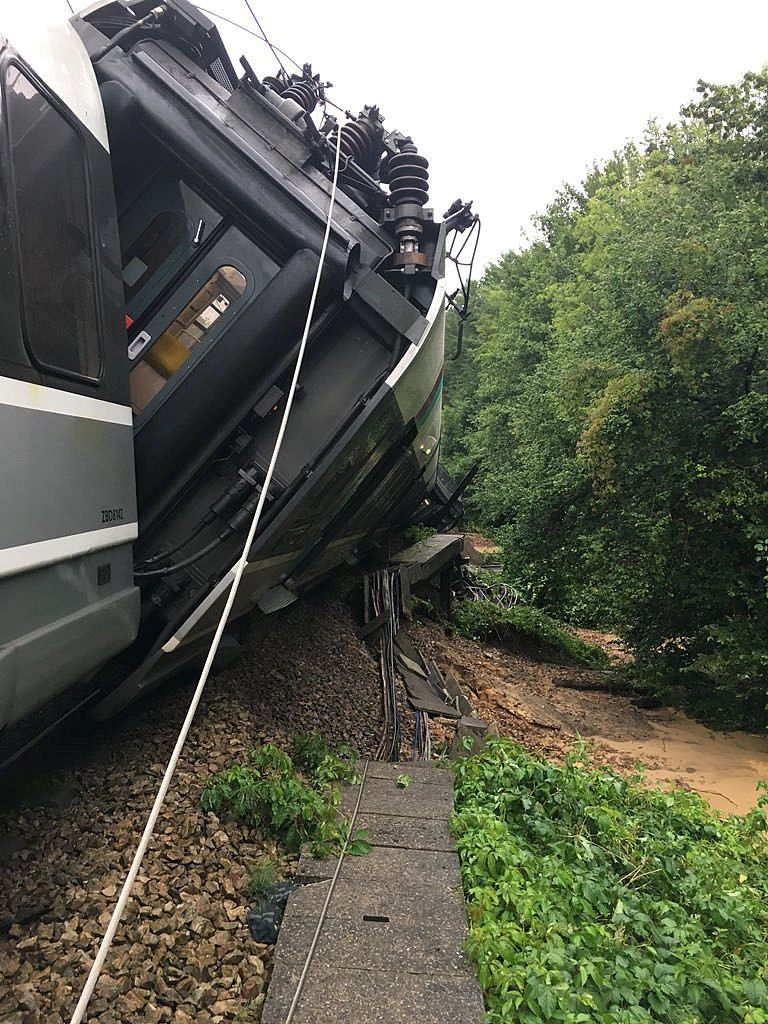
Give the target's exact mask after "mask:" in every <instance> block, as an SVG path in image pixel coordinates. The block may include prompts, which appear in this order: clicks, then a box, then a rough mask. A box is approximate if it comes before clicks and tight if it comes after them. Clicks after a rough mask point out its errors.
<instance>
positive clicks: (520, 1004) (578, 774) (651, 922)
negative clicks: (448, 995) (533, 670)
mask: <svg viewBox="0 0 768 1024" xmlns="http://www.w3.org/2000/svg"><path fill="white" fill-rule="evenodd" d="M766 802H768V798H766V797H763V798H762V801H760V804H761V806H758V807H757V808H756V809H755V810H754V811H752V812H750V813H749V814H746V815H744V816H743V817H738V816H733V817H730V818H727V819H724V820H723V819H720V818H719V817H717V815H716V814H715V813H714V812H713V811H712V810H711V809H710V808H709V807H708V805H707V804H706V803H705V802H704V800H702V798H701V797H699V796H698V795H697V794H694V793H689V792H687V791H683V790H675V791H670V792H664V791H661V790H659V789H648V788H645V787H643V786H641V785H640V784H639V778H635V779H627V778H625V777H622V776H620V775H618V774H616V773H615V772H612V771H608V770H603V769H600V770H596V769H590V767H589V766H588V764H587V761H586V758H585V756H584V754H583V751H581V750H577V751H575V752H574V753H573V754H572V755H571V756H570V757H569V758H568V759H567V761H566V763H565V764H564V765H562V766H560V765H553V764H548V763H546V762H544V761H540V760H537V759H535V758H533V757H531V756H530V755H528V754H527V753H526V752H525V750H524V749H523V748H522V747H520V746H518V745H517V744H514V743H512V742H511V741H509V740H490V741H489V742H488V744H487V746H486V749H485V750H484V751H483V753H481V754H479V755H477V756H475V757H469V758H466V759H462V760H460V761H459V762H458V764H457V766H456V814H455V817H454V822H453V827H454V832H455V834H456V836H457V842H458V849H459V854H460V857H461V863H462V876H463V881H464V890H465V894H466V898H467V902H468V905H469V917H470V930H469V938H468V951H469V954H470V956H471V958H472V959H473V960H474V962H475V964H476V966H477V971H478V975H479V978H480V982H481V984H482V986H483V989H484V992H485V998H486V1005H487V1008H488V1020H489V1022H490V1024H502V1022H503V1024H507V1022H510V1021H516V1022H519V1024H542V1022H560V1024H673V1022H674V1024H766V1022H768V901H766V899H765V892H766V888H767V887H768V853H767V852H766V832H765V830H766V819H765V814H764V811H763V809H762V806H763V805H764V804H765V803H766Z"/></svg>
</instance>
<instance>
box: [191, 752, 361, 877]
mask: <svg viewBox="0 0 768 1024" xmlns="http://www.w3.org/2000/svg"><path fill="white" fill-rule="evenodd" d="M349 772H350V759H349V758H344V757H339V756H338V755H337V754H335V753H333V752H330V751H329V752H328V753H326V754H325V755H324V756H323V757H322V759H321V760H320V761H319V763H318V764H317V766H316V768H315V769H314V770H311V771H308V772H307V773H306V774H305V775H304V776H303V777H302V776H300V775H299V774H298V773H297V772H296V770H295V767H294V764H293V761H292V759H291V757H290V755H289V754H288V753H286V751H284V750H280V749H279V747H276V746H275V745H274V744H273V743H265V744H264V745H263V746H260V747H256V748H255V749H254V750H252V751H251V753H250V755H249V757H248V760H247V761H243V762H241V763H240V764H236V765H233V766H232V767H231V768H226V769H225V770H224V771H221V772H217V773H216V775H214V776H212V777H211V778H210V779H209V780H208V782H207V783H206V785H205V788H204V789H203V794H202V804H203V808H204V810H206V811H215V812H216V813H217V814H232V815H233V816H234V817H236V818H237V819H238V820H240V821H242V822H244V823H245V824H246V825H248V826H249V827H250V828H254V829H258V830H259V831H260V832H261V833H262V835H264V836H269V837H272V838H275V839H277V840H279V841H280V842H281V843H283V845H284V846H285V848H286V849H287V850H289V851H293V852H295V851H297V850H299V849H300V848H301V847H302V845H303V844H304V843H308V844H309V850H310V853H311V854H312V856H314V857H325V856H329V855H330V854H332V853H334V852H336V851H338V850H339V849H340V848H341V845H342V843H343V842H344V837H345V836H346V833H347V828H348V824H347V822H346V820H345V818H344V817H343V816H342V815H341V814H340V813H339V811H338V803H339V790H338V787H337V786H335V785H333V784H332V780H334V779H346V778H349ZM369 850H370V846H369V845H368V843H367V842H366V834H365V831H364V830H363V829H358V830H357V832H356V833H355V834H354V836H353V837H352V839H351V841H350V843H349V846H348V848H347V852H348V853H350V854H353V855H355V854H362V853H367V852H368V851H369Z"/></svg>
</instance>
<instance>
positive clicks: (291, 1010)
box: [285, 761, 369, 1024]
mask: <svg viewBox="0 0 768 1024" xmlns="http://www.w3.org/2000/svg"><path fill="white" fill-rule="evenodd" d="M368 764H369V761H366V762H365V768H363V776H362V778H361V779H360V789H359V791H358V794H357V802H356V803H355V809H354V810H353V811H352V816H351V817H350V819H349V828H348V829H347V835H346V838H345V839H344V845H343V846H342V848H341V853H340V854H339V862H338V864H337V865H336V870H335V871H334V873H333V878H332V879H331V884H330V885H329V886H328V892H327V894H326V897H325V903H323V908H322V910H321V911H320V917H319V918H318V922H317V927H316V928H315V934H314V935H313V936H312V942H311V944H310V947H309V950H308V951H307V956H306V959H305V961H304V966H303V967H302V969H301V974H300V975H299V980H298V982H297V983H296V991H295V992H294V993H293V999H292V1000H291V1005H290V1006H289V1007H288V1013H287V1014H286V1017H285V1024H291V1021H292V1020H293V1015H294V1013H295V1012H296V1007H297V1006H298V1005H299V999H300V997H301V991H302V989H303V988H304V982H305V981H306V978H307V972H308V971H309V965H310V964H311V963H312V957H313V956H314V955H315V949H316V948H317V941H318V939H319V938H320V932H321V931H322V930H323V924H324V923H325V915H326V914H327V913H328V907H329V906H330V903H331V897H332V896H333V892H334V889H335V888H336V879H337V878H338V877H339V872H340V871H341V865H342V863H343V862H344V854H345V853H346V852H347V847H348V846H349V840H350V839H351V838H352V833H353V830H354V827H355V822H356V821H357V812H358V810H359V809H360V801H361V799H362V796H363V786H364V785H365V779H366V776H367V775H368Z"/></svg>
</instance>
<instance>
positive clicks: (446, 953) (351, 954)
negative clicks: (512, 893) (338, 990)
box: [280, 901, 467, 975]
mask: <svg viewBox="0 0 768 1024" xmlns="http://www.w3.org/2000/svg"><path fill="white" fill-rule="evenodd" d="M424 909H425V912H426V909H427V905H426V901H425V906H424ZM382 916H386V915H382ZM428 917H429V915H428V914H426V913H425V914H424V915H422V917H421V919H419V920H418V921H416V922H414V921H409V922H407V923H403V922H402V921H392V920H389V921H379V920H365V919H364V918H363V917H362V915H361V916H360V917H359V918H340V917H337V918H331V919H330V920H329V919H328V918H326V919H325V922H324V923H323V931H322V941H321V942H319V943H318V945H317V948H316V949H315V952H314V956H313V960H312V962H313V963H315V964H317V965H318V966H327V967H334V966H335V967H338V968H341V969H344V970H351V969H354V970H368V971H396V972H398V973H400V972H402V973H406V974H443V975H449V974H464V973H465V972H466V970H467V961H466V959H465V956H464V952H463V939H464V933H463V927H459V928H450V929H446V928H444V927H435V925H436V924H437V923H439V924H440V925H441V926H442V925H443V924H444V921H443V920H442V919H441V918H440V915H437V917H436V920H435V921H430V920H428V919H427V918H428ZM316 927H317V918H316V917H310V916H304V915H298V914H292V913H291V914H288V915H287V916H286V918H285V920H284V921H283V924H282V926H281V928H280V962H281V963H286V964H289V965H291V964H293V965H296V966H298V967H299V969H301V966H302V965H303V963H304V961H305V959H306V956H307V952H308V951H309V947H310V944H311V942H312V938H313V936H314V934H315V928H316Z"/></svg>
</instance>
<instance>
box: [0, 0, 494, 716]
mask: <svg viewBox="0 0 768 1024" xmlns="http://www.w3.org/2000/svg"><path fill="white" fill-rule="evenodd" d="M14 6H16V5H14ZM6 17H7V18H9V19H10V20H11V22H12V24H9V25H8V24H6V25H0V33H2V35H1V36H0V86H1V88H2V107H1V108H0V109H1V115H0V122H1V123H0V259H1V260H2V274H1V275H0V310H1V313H0V316H1V317H2V321H1V322H2V332H0V438H2V443H1V444H0V462H1V465H2V470H1V473H0V479H1V480H2V500H1V501H0V730H3V729H5V730H6V735H7V734H8V730H9V727H12V726H15V724H16V723H19V722H21V721H22V720H26V719H27V716H29V715H30V714H31V713H32V712H37V717H38V718H39V717H40V713H39V710H38V709H40V708H43V707H44V708H45V711H44V714H45V715H47V716H48V717H49V718H50V719H51V720H54V719H56V718H59V719H60V718H61V717H62V716H63V715H66V714H68V713H70V712H71V710H72V709H73V708H75V707H77V706H78V705H79V703H81V702H88V704H89V706H90V708H91V711H92V713H93V714H95V715H96V716H97V717H106V716H108V715H111V714H114V713H115V712H116V711H118V710H119V709H120V708H122V707H124V706H125V705H126V704H128V703H130V702H131V701H132V700H133V699H135V697H136V696H137V695H138V694H139V693H141V692H142V690H145V689H146V688H148V687H150V686H152V685H154V684H156V683H157V682H158V681H159V680H160V679H162V678H165V677H166V676H168V675H170V674H171V673H173V672H175V671H177V670H178V668H179V667H180V666H181V665H183V664H185V663H187V662H189V661H190V660H192V659H195V658H198V657H199V656H200V652H201V651H202V650H203V649H204V648H205V647H206V646H207V644H208V642H209V640H210V634H211V630H212V629H213V628H214V626H215V623H216V620H217V618H218V615H219V614H220V610H221V606H222V602H223V600H224V598H225V595H226V591H227V588H228V586H229V584H230V582H231V580H232V576H233V566H234V564H235V562H236V560H237V558H238V556H239V554H240V551H241V549H242V545H243V543H244V539H245V534H246V532H247V529H248V526H249V524H250V520H251V516H252V514H253V510H254V508H255V505H256V502H257V500H258V497H259V494H260V492H261V486H262V483H263V481H264V477H265V470H266V467H267V463H268V460H269V457H270V454H271V451H272V446H273V444H274V441H275V436H276V431H277V427H278V421H279V417H280V412H281V407H282V403H283V402H284V399H285V392H286V388H287V384H288V381H289V380H290V376H291V373H292V369H293V365H294V363H295V359H296V354H297V347H298V343H299V340H300V337H301V331H302V328H303V324H304V318H305V316H306V312H307V306H308V303H309V298H310V292H311V289H312V286H313V283H314V278H315V275H316V272H317V267H318V258H319V252H320V249H321V242H322V236H323V231H324V227H325V217H326V213H327V209H328V204H329V195H330V190H331V171H332V166H333V158H334V155H335V153H334V146H333V144H332V143H333V138H334V137H335V121H334V119H333V117H330V116H328V115H327V114H323V115H322V116H320V112H319V109H318V112H317V113H315V116H314V118H313V116H312V114H313V112H315V110H316V108H322V107H324V100H325V96H324V85H323V83H322V81H321V80H320V78H319V76H317V75H313V73H312V70H311V68H310V67H309V66H305V67H304V68H303V69H302V71H301V72H300V73H298V74H288V73H286V72H285V71H281V72H280V73H278V74H277V75H275V76H274V77H270V78H265V79H263V80H259V79H258V78H257V76H256V75H255V73H254V72H253V70H252V69H251V67H250V65H249V64H248V62H247V61H245V60H244V61H243V67H244V69H245V70H244V74H242V75H241V76H240V77H238V75H237V74H236V72H235V69H234V67H233V65H232V63H231V61H230V58H229V56H228V54H227V51H226V50H225V48H224V46H223V45H222V43H221V40H220V37H219V35H218V32H217V30H216V27H215V25H214V24H213V22H212V21H210V20H209V19H208V18H207V17H206V16H205V15H204V14H203V13H201V12H200V11H199V10H197V9H196V8H194V7H193V6H192V5H191V4H189V3H188V2H186V0H164V2H161V3H157V2H156V0H150V2H146V0H138V2H136V3H132V4H131V6H130V8H128V7H127V6H125V5H124V4H123V3H121V2H116V0H104V2H101V3H96V4H95V5H93V6H92V7H91V8H89V10H88V11H87V12H86V13H84V14H82V15H81V16H77V17H73V18H72V19H71V20H70V21H69V22H68V23H60V24H58V25H56V26H55V28H53V27H51V26H50V25H48V24H46V22H45V19H44V18H42V17H41V18H38V17H35V18H30V17H29V16H28V15H26V14H24V13H22V14H19V15H17V16H16V17H13V16H10V15H6ZM341 150H342V159H341V171H340V178H339V192H338V194H337V202H336V206H335V209H334V214H333V223H332V229H331V234H330V241H329V245H328V252H327V259H326V261H325V264H324V270H323V275H322V279H321V290H320V296H319V301H318V305H317V310H316V315H315V318H314V323H313V326H312V330H311V334H310V338H309V347H308V350H307V356H306V360H305V363H304V368H303V372H302V375H301V380H300V387H299V391H298V393H297V401H296V404H295V406H294V408H293V411H292V414H291V418H290V420H289V424H288V429H287V434H286V437H285V443H284V446H283V449H282V452H281V455H280V459H279V462H278V465H277V471H276V474H275V477H274V480H273V483H272V486H271V488H270V493H269V494H268V495H267V499H266V500H267V504H266V506H265V514H264V517H263V519H262V523H261V526H260V528H259V531H258V533H257V535H256V539H255V542H254V544H253V546H252V548H251V550H250V553H249V565H248V568H247V572H246V574H245V576H244V578H243V581H242V585H241V588H240V591H239V594H238V598H237V603H236V605H235V608H234V611H233V615H234V616H238V615H242V614H243V613H245V612H247V611H250V610H252V609H256V608H258V609H260V610H261V611H262V612H264V613H269V612H272V611H274V610H276V609H278V608H280V607H283V606H284V605H286V604H287V603H289V602H290V601H292V600H294V599H295V597H296V596H297V595H298V594H300V593H301V592H302V590H303V589H305V588H306V587H308V586H309V585H310V584H311V583H312V582H313V581H316V580H318V579H319V578H321V577H323V576H324V575H326V574H327V573H328V572H330V571H331V570H332V569H333V568H334V567H337V566H338V565H340V564H341V563H343V562H344V561H354V560H355V559H357V558H358V557H359V556H360V555H361V553H362V552H363V551H364V550H365V549H366V548H367V547H369V546H370V545H371V544H373V543H374V542H375V541H376V540H377V539H378V538H380V537H381V536H382V535H383V534H384V533H385V532H386V531H387V530H388V529H391V528H392V527H393V526H394V525H396V524H403V523H406V522H408V521H409V520H410V519H411V517H412V516H413V515H414V514H419V513H421V515H422V517H423V514H424V510H425V509H426V507H427V506H428V505H429V503H430V502H432V506H431V507H435V508H438V509H439V508H440V507H442V506H443V505H445V504H446V502H447V503H449V504H450V501H451V493H450V492H451V486H450V481H449V480H448V479H447V478H446V477H445V476H444V474H443V471H442V470H439V467H438V442H439V437H440V409H441V388H442V372H443V329H444V307H445V286H444V251H445V240H446V235H447V233H448V232H450V231H452V230H459V231H463V230H465V229H467V228H468V227H470V226H471V225H472V224H473V221H474V218H473V214H472V212H471V209H470V206H469V204H462V203H460V202H457V203H456V204H454V206H453V207H452V208H451V210H450V211H449V214H448V215H447V216H446V218H445V219H444V220H443V222H442V223H438V222H436V221H435V220H434V219H433V216H432V211H431V210H430V209H428V208H427V205H426V204H427V201H428V170H427V161H426V159H424V157H423V156H421V155H420V154H419V153H418V151H417V149H416V146H415V145H414V144H413V142H412V141H411V140H410V138H408V137H407V136H404V135H401V134H400V133H399V132H396V131H387V130H385V128H384V124H383V119H382V117H381V115H380V113H379V110H378V109H377V108H375V107H366V108H365V109H364V110H363V112H362V113H361V114H360V116H359V117H358V118H356V119H352V120H350V121H349V122H348V123H346V124H345V125H344V127H343V129H342V144H341Z"/></svg>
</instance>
